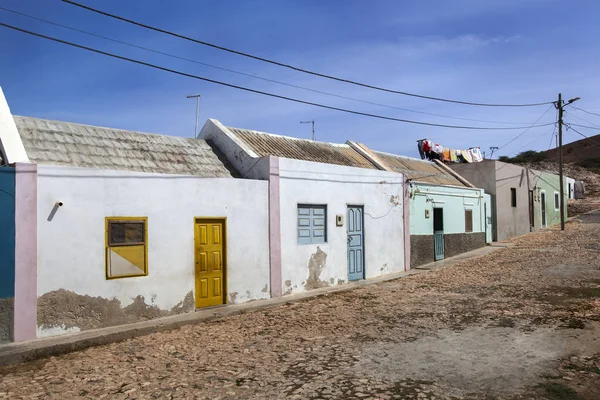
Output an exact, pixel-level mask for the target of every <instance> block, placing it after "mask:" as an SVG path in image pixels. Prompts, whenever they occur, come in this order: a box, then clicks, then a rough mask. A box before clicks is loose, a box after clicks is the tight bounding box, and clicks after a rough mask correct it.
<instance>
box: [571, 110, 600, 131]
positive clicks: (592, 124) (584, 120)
mask: <svg viewBox="0 0 600 400" xmlns="http://www.w3.org/2000/svg"><path fill="white" fill-rule="evenodd" d="M568 115H569V117H572V118H575V119H578V120H580V121H583V122H585V123H586V124H590V125H591V126H595V127H596V129H600V126H598V125H595V124H594V123H593V122H590V121H588V120H586V119H583V118H581V117H578V116H577V115H573V114H571V113H569V114H568Z"/></svg>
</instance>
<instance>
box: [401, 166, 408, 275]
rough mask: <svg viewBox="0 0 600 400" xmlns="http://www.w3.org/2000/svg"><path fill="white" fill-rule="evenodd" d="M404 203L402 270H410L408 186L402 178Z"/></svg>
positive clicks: (406, 181)
mask: <svg viewBox="0 0 600 400" xmlns="http://www.w3.org/2000/svg"><path fill="white" fill-rule="evenodd" d="M403 191H404V201H403V202H402V207H403V209H402V211H403V212H404V213H403V215H404V218H403V220H404V270H405V271H408V270H409V269H410V185H409V184H408V179H406V176H405V177H404V185H403Z"/></svg>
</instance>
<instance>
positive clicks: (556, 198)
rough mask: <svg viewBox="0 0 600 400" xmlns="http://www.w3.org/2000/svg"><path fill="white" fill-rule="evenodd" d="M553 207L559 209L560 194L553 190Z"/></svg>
mask: <svg viewBox="0 0 600 400" xmlns="http://www.w3.org/2000/svg"><path fill="white" fill-rule="evenodd" d="M554 209H555V210H557V211H558V210H560V194H559V193H558V192H554Z"/></svg>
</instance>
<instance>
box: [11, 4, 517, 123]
mask: <svg viewBox="0 0 600 400" xmlns="http://www.w3.org/2000/svg"><path fill="white" fill-rule="evenodd" d="M0 10H4V11H7V12H10V13H13V14H16V15H20V16H23V17H26V18H30V19H33V20H36V21H40V22H44V23H46V24H50V25H54V26H58V27H60V28H64V29H68V30H71V31H73V32H79V33H83V34H85V35H89V36H93V37H96V38H100V39H104V40H108V41H110V42H113V43H118V44H122V45H125V46H129V47H132V48H136V49H140V50H144V51H149V52H151V53H154V54H160V55H163V56H166V57H171V58H174V59H177V60H182V61H187V62H191V63H194V64H198V65H202V66H205V67H209V68H214V69H218V70H221V71H226V72H230V73H233V74H238V75H242V76H246V77H250V78H254V79H260V80H262V81H265V82H271V83H276V84H278V85H283V86H287V87H292V88H295V89H301V90H306V91H309V92H313V93H319V94H323V95H326V96H332V97H337V98H340V99H345V100H351V101H356V102H360V103H365V104H371V105H375V106H379V107H386V108H391V109H395V110H400V111H406V112H411V113H416V114H422V115H429V116H433V117H442V118H449V119H456V120H463V121H472V122H485V123H492V124H505V125H524V123H522V122H506V121H492V120H484V119H475V118H463V117H454V116H451V115H443V114H436V113H430V112H425V111H417V110H411V109H408V108H402V107H396V106H391V105H389V104H382V103H377V102H373V101H367V100H362V99H357V98H354V97H348V96H342V95H338V94H335V93H330V92H325V91H322V90H317V89H312V88H308V87H305V86H299V85H294V84H291V83H286V82H281V81H277V80H275V79H270V78H265V77H262V76H258V75H253V74H248V73H246V72H241V71H236V70H233V69H229V68H224V67H219V66H217V65H212V64H208V63H205V62H202V61H198V60H193V59H190V58H186V57H181V56H177V55H175V54H170V53H166V52H163V51H160V50H155V49H151V48H149V47H144V46H139V45H136V44H132V43H128V42H124V41H122V40H117V39H113V38H110V37H107V36H103V35H99V34H96V33H92V32H88V31H85V30H83V29H78V28H73V27H71V26H67V25H63V24H60V23H58V22H53V21H49V20H47V19H43V18H39V17H35V16H33V15H29V14H25V13H22V12H20V11H15V10H11V9H9V8H5V7H0Z"/></svg>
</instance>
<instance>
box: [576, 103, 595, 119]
mask: <svg viewBox="0 0 600 400" xmlns="http://www.w3.org/2000/svg"><path fill="white" fill-rule="evenodd" d="M569 105H570V106H571V107H573V108H574V109H576V110H579V111H583V112H584V113H586V114H590V115H595V116H597V117H600V114H598V113H595V112H591V111H587V110H584V109H583V108H579V107H575V106H574V105H571V104H569Z"/></svg>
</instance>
